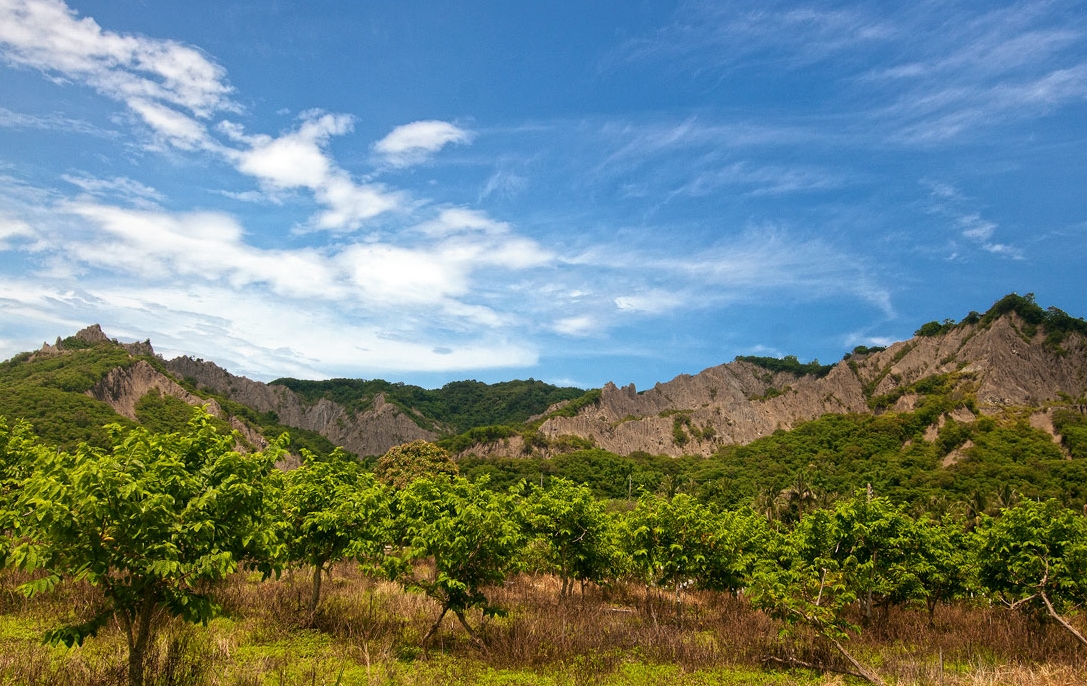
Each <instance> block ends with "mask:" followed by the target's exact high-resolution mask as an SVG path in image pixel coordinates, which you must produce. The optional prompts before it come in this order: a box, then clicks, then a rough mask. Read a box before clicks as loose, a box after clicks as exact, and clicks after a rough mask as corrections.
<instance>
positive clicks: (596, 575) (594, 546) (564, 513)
mask: <svg viewBox="0 0 1087 686" xmlns="http://www.w3.org/2000/svg"><path fill="white" fill-rule="evenodd" d="M515 491H516V493H517V494H518V495H519V496H521V501H520V505H519V506H518V507H517V509H516V513H515V514H516V517H517V519H518V522H519V523H520V525H521V528H522V529H523V530H524V531H525V532H526V533H527V534H528V535H529V536H531V537H533V538H534V539H535V540H537V541H539V542H540V543H541V545H542V546H544V547H545V549H546V551H547V552H546V555H547V559H548V562H549V563H550V564H551V565H553V568H554V569H555V570H556V571H557V572H558V574H559V578H560V579H562V587H561V589H560V591H559V595H560V597H562V598H566V597H568V596H569V595H570V594H571V593H572V592H573V588H574V581H575V580H576V581H580V582H581V583H582V584H584V583H585V582H586V581H591V582H597V583H599V582H601V581H604V580H605V579H608V578H610V577H611V576H612V575H613V573H614V570H615V569H616V566H617V565H618V560H619V558H620V553H621V551H620V548H619V543H618V532H617V530H616V527H615V525H614V523H613V520H612V518H611V517H610V516H609V515H608V513H607V511H606V510H605V508H604V504H603V503H602V502H600V501H599V500H597V499H596V498H594V497H593V494H592V491H591V490H590V489H589V488H588V487H586V486H576V485H574V483H573V482H572V481H569V480H567V479H560V478H554V479H551V480H550V482H549V483H548V485H547V488H536V487H534V486H532V485H530V484H528V483H526V482H524V481H522V482H521V483H520V484H518V485H517V486H516V487H515Z"/></svg>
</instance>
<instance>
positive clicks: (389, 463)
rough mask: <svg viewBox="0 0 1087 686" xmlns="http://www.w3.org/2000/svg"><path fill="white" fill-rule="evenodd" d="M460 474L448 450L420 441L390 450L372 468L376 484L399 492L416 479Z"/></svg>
mask: <svg viewBox="0 0 1087 686" xmlns="http://www.w3.org/2000/svg"><path fill="white" fill-rule="evenodd" d="M459 471H460V470H459V469H458V468H457V463H456V462H454V461H453V458H452V457H450V455H449V451H447V450H446V449H445V448H441V447H439V446H437V445H434V444H433V443H430V442H428V441H423V440H419V441H412V442H411V443H404V444H402V445H397V446H393V447H392V448H389V451H388V452H387V453H385V454H384V455H382V456H381V459H379V460H378V461H377V465H376V466H375V467H374V474H375V475H376V476H377V478H378V480H379V481H381V482H382V483H384V484H386V485H389V486H392V487H393V488H398V489H399V488H406V487H407V486H408V484H410V483H411V482H412V481H415V480H416V479H421V478H430V477H436V476H439V475H446V476H456V475H457V474H458V473H459Z"/></svg>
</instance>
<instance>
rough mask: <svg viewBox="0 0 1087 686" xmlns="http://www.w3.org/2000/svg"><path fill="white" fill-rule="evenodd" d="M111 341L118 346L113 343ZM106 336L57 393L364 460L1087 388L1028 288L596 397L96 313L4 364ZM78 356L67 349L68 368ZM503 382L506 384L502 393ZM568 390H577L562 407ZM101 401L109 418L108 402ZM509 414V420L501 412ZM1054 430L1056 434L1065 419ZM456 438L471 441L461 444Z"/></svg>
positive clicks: (498, 451)
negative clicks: (263, 374) (337, 371)
mask: <svg viewBox="0 0 1087 686" xmlns="http://www.w3.org/2000/svg"><path fill="white" fill-rule="evenodd" d="M112 345H116V346H118V349H117V351H116V352H111V351H110V350H108V349H107V348H108V347H109V346H112ZM95 346H106V347H104V348H102V349H101V353H100V356H103V359H102V360H101V361H100V362H99V363H98V366H97V367H95V369H96V370H97V371H94V372H93V373H92V372H82V376H77V377H76V378H75V380H74V381H73V380H67V381H64V382H63V383H58V382H56V381H55V380H54V381H50V380H46V381H44V382H43V383H44V384H45V385H46V386H49V387H50V389H51V392H52V390H55V389H53V387H54V386H59V387H61V388H62V390H67V391H79V392H81V393H83V395H84V396H86V397H89V398H93V399H95V400H97V401H100V402H102V403H105V404H106V405H107V406H108V407H109V408H112V409H111V411H112V412H115V413H117V415H118V416H119V417H123V418H124V419H126V420H128V421H130V422H138V421H140V419H139V409H138V408H139V404H140V403H141V402H142V401H143V400H144V398H145V397H146V396H147V395H148V394H151V393H154V394H157V395H161V396H168V397H171V398H175V399H177V400H179V401H181V402H182V403H184V404H187V405H195V404H208V405H209V407H210V409H211V411H212V413H213V414H216V415H217V416H220V417H221V418H222V419H223V421H226V422H228V423H229V424H230V425H231V426H232V427H234V428H235V429H237V430H239V432H240V433H241V435H242V436H243V438H244V439H245V440H246V441H247V442H248V443H249V444H251V445H253V446H254V447H259V446H260V445H261V444H262V441H263V440H264V437H263V436H262V431H263V432H268V431H271V430H273V428H274V427H287V428H294V429H300V430H304V431H309V432H314V433H315V434H320V435H321V436H323V437H324V438H325V439H327V441H329V442H331V444H335V445H341V446H343V447H344V448H346V449H347V450H349V451H351V452H353V453H356V454H358V455H362V456H366V455H379V454H382V453H384V452H385V451H386V450H388V448H390V447H392V446H394V445H398V444H401V443H405V442H410V441H413V440H427V441H438V440H442V439H444V441H445V443H447V444H448V445H450V447H453V448H454V452H456V453H457V454H458V455H459V456H461V457H464V456H468V455H475V456H486V457H522V456H529V455H532V456H542V457H548V456H553V455H556V454H562V453H564V452H570V451H571V450H577V449H583V448H588V447H596V448H602V449H604V450H607V451H610V452H613V453H617V454H632V453H635V452H643V453H650V454H656V455H668V456H672V457H678V456H680V455H696V456H703V457H704V456H708V455H711V454H713V453H715V452H716V451H718V450H720V449H721V448H722V447H723V446H728V445H743V444H746V443H750V442H751V441H754V440H757V439H759V438H762V437H765V436H768V435H770V434H772V433H774V432H776V431H781V430H789V429H791V428H793V427H795V426H797V425H798V424H800V423H803V422H805V421H809V420H812V419H815V418H817V417H820V416H823V415H826V414H858V413H860V414H864V413H869V414H877V413H882V412H905V411H910V410H911V409H913V408H914V407H916V405H917V403H918V402H920V401H921V400H922V399H923V398H924V397H925V396H926V394H928V393H931V392H932V391H933V389H935V388H938V389H939V390H940V392H941V393H945V394H949V397H954V398H957V399H956V400H955V401H954V403H953V404H954V407H951V408H949V410H948V411H949V413H957V416H958V417H959V420H960V421H966V420H967V414H969V416H970V417H973V418H978V417H981V416H983V415H986V414H994V413H997V412H999V411H1001V410H1002V409H1004V408H1009V407H1026V408H1032V410H1037V411H1032V413H1031V414H1032V415H1038V416H1039V417H1038V418H1036V419H1035V420H1034V422H1035V423H1036V424H1038V425H1039V426H1046V420H1045V418H1044V414H1045V413H1044V409H1045V405H1046V403H1052V402H1054V401H1057V400H1059V399H1062V398H1064V399H1082V398H1084V397H1087V322H1084V320H1082V319H1074V318H1071V317H1069V316H1068V315H1067V314H1065V313H1064V312H1062V311H1060V310H1058V309H1056V308H1049V309H1048V310H1043V309H1042V308H1041V307H1039V306H1038V305H1037V304H1036V303H1034V300H1033V297H1032V296H1029V295H1028V296H1018V295H1015V294H1011V295H1009V296H1006V297H1005V298H1003V299H1001V300H1000V301H998V302H997V303H996V304H994V305H993V307H992V308H990V310H989V311H987V312H986V314H985V315H980V314H978V313H976V312H972V313H970V314H969V315H968V316H967V317H966V318H965V319H964V320H963V321H961V322H959V323H954V322H953V321H951V320H945V321H944V322H943V323H939V322H930V323H928V324H925V325H923V326H922V327H921V328H919V329H918V331H917V332H916V334H915V336H914V337H913V338H911V339H908V340H906V341H900V342H897V343H894V344H893V345H891V346H888V347H886V348H875V349H868V348H863V347H858V348H857V349H855V350H854V352H853V353H850V354H847V355H846V356H845V357H844V358H843V359H842V360H841V361H840V362H838V363H836V364H833V365H818V364H817V363H814V362H813V363H809V364H806V365H804V364H800V363H799V362H798V361H797V360H796V358H785V359H784V360H777V359H776V358H757V357H737V358H736V359H735V360H733V361H732V362H728V363H725V364H722V365H717V366H715V367H710V368H707V369H705V370H702V371H701V372H698V373H697V374H681V375H678V376H676V377H675V378H673V379H672V380H670V381H667V382H659V383H657V384H655V385H654V386H653V387H652V388H649V389H646V390H644V391H641V392H639V391H638V390H637V389H636V388H635V387H634V386H633V385H628V386H626V387H623V388H619V387H617V386H616V385H615V384H614V383H611V382H609V383H608V384H605V386H603V387H602V388H600V389H593V390H591V391H589V392H588V393H584V394H581V391H580V389H570V388H567V389H561V388H558V387H553V386H549V385H547V384H542V382H536V381H533V380H531V379H530V380H529V381H526V382H505V383H504V384H494V385H487V384H479V383H478V382H468V381H465V382H452V383H451V384H447V386H446V387H444V388H443V389H441V390H438V391H425V389H416V388H415V387H406V386H404V385H403V384H392V383H389V382H384V381H379V380H377V381H373V382H365V381H362V380H330V381H328V382H301V381H298V380H291V379H283V380H277V381H276V382H273V383H271V384H266V383H263V382H258V381H253V380H250V379H247V378H246V377H243V376H236V375H233V374H231V373H230V372H228V371H227V370H225V369H223V368H222V367H219V366H218V365H217V364H215V363H214V362H209V361H204V360H198V359H194V358H192V357H188V356H181V357H177V358H174V359H171V360H163V359H162V358H161V357H158V356H157V355H156V354H155V353H154V349H153V347H152V346H151V342H150V341H144V342H138V343H119V342H117V341H114V340H112V339H110V338H108V336H106V334H105V333H104V332H103V331H102V330H101V327H100V326H98V325H97V324H96V325H92V326H90V327H87V328H86V329H84V330H82V331H80V332H79V333H77V334H76V335H75V336H72V337H69V338H67V339H60V338H58V339H57V342H56V344H54V345H50V344H48V343H46V344H43V346H42V348H41V349H40V350H39V351H36V352H34V353H22V354H20V355H17V356H15V357H13V358H12V360H9V361H7V362H5V363H3V365H5V366H6V367H8V368H12V365H14V364H19V363H23V362H27V361H31V360H44V359H48V358H53V357H56V356H63V355H64V354H66V353H74V352H76V351H78V350H81V349H91V348H94V347H95ZM122 350H123V351H124V353H125V354H126V355H127V356H125V355H122V353H121V351H122ZM63 363H64V360H54V364H53V366H54V367H63ZM110 364H113V366H112V367H110V366H109V365H110ZM62 371H63V370H62ZM57 373H60V372H57ZM50 378H51V377H50ZM50 384H51V385H50ZM289 386H294V387H295V388H297V389H299V391H304V392H296V391H295V390H292V388H290V387H289ZM446 390H448V393H447V394H446V395H445V396H442V395H440V394H441V393H442V392H443V391H446ZM499 391H500V392H501V393H502V394H504V395H501V396H496V395H495V393H498V392H499ZM21 392H24V394H25V389H23V390H22V391H21ZM337 394H338V395H337ZM352 394H354V395H352ZM390 394H393V395H390ZM427 394H431V395H427ZM435 394H438V395H435ZM577 395H580V397H575V396H577ZM329 396H332V397H336V398H339V399H340V400H341V401H342V402H337V401H334V400H332V399H330V397H329ZM393 396H395V397H393ZM554 397H562V400H561V401H559V402H554V403H550V404H547V402H548V400H549V399H552V398H554ZM217 398H218V400H217ZM472 403H475V404H476V405H480V406H482V407H481V408H479V407H475V406H470V405H472ZM500 404H501V405H502V407H497V406H498V405H500ZM224 405H227V406H229V408H227V407H224ZM462 405H463V406H462ZM421 408H422V409H421ZM443 408H444V409H443ZM480 409H482V410H483V411H477V410H480ZM80 411H84V410H80ZM88 411H89V412H90V414H91V415H94V416H95V417H97V416H99V415H100V414H101V412H105V410H97V409H95V408H91V409H90V410H88ZM439 415H440V416H439ZM949 416H950V415H949ZM9 418H10V417H9ZM496 418H497V419H498V420H500V421H498V422H497V426H495V424H496V422H494V421H491V422H490V424H488V423H487V420H488V419H496ZM940 421H945V420H944V419H943V418H941V419H940ZM488 427H489V428H488ZM1049 427H1050V431H1051V432H1052V424H1051V422H1050V424H1049ZM465 429H467V431H465ZM453 436H458V438H457V440H455V441H451V439H452V437H453Z"/></svg>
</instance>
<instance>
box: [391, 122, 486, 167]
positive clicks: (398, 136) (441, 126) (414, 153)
mask: <svg viewBox="0 0 1087 686" xmlns="http://www.w3.org/2000/svg"><path fill="white" fill-rule="evenodd" d="M471 140H472V134H471V133H470V132H468V131H466V130H464V129H462V128H460V127H459V126H456V125H454V124H450V123H449V122H445V121H417V122H412V123H410V124H404V125H403V126H398V127H396V128H395V129H393V130H392V131H391V132H389V134H388V135H387V136H385V137H384V138H382V139H381V140H379V141H378V142H377V143H375V144H374V151H375V152H377V153H378V154H379V155H381V156H382V158H384V160H385V162H386V163H387V164H390V165H392V166H394V167H407V166H411V165H413V164H419V163H421V162H425V161H426V160H427V159H429V158H430V156H431V155H433V154H434V153H436V152H438V151H439V150H441V149H442V148H444V147H445V146H446V145H448V144H450V143H462V144H463V143H470V142H471Z"/></svg>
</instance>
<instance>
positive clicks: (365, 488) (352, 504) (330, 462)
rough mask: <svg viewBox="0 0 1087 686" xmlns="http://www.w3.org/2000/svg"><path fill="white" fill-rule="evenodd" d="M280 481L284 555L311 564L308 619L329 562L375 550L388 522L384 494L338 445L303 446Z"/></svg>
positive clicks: (366, 555)
mask: <svg viewBox="0 0 1087 686" xmlns="http://www.w3.org/2000/svg"><path fill="white" fill-rule="evenodd" d="M284 481H285V486H284V488H283V510H284V518H283V520H284V527H285V536H284V538H285V540H286V543H287V558H288V560H289V561H290V562H292V563H302V564H308V565H310V566H312V567H313V588H312V594H311V596H310V603H309V615H310V619H311V621H312V619H313V618H314V616H315V615H316V613H317V606H318V604H319V603H320V602H321V579H322V575H324V574H325V573H326V572H327V571H328V569H329V565H331V564H332V563H335V562H338V561H340V560H343V559H345V558H346V557H350V556H355V557H364V558H370V557H375V556H377V555H378V553H379V552H380V550H381V548H382V546H383V544H384V543H385V540H386V530H387V528H388V520H389V504H388V496H387V493H386V491H385V489H384V487H383V486H382V485H381V484H380V483H378V482H377V481H376V480H375V479H374V477H373V475H371V474H367V473H365V472H363V471H362V469H361V467H360V466H359V464H358V463H357V462H355V461H354V460H351V459H349V458H347V457H346V456H345V455H344V454H343V453H342V452H340V451H338V450H337V451H335V452H333V454H332V455H331V456H329V457H328V458H326V459H321V458H319V457H318V456H317V455H315V454H313V453H311V452H310V451H308V450H303V451H302V465H301V466H300V467H299V468H298V469H295V470H293V471H291V472H288V473H287V474H286V475H285V476H284Z"/></svg>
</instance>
